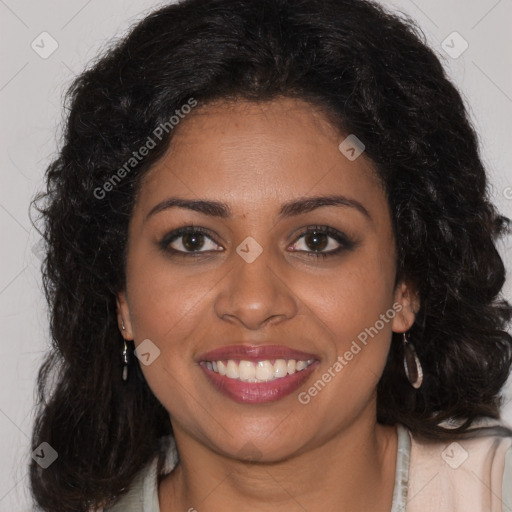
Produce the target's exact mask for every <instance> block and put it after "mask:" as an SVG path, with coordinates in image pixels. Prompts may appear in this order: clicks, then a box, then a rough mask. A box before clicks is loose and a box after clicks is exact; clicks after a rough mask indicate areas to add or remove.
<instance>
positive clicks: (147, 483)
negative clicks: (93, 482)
mask: <svg viewBox="0 0 512 512" xmlns="http://www.w3.org/2000/svg"><path fill="white" fill-rule="evenodd" d="M160 442H161V449H160V453H159V454H158V455H157V456H156V457H155V458H154V459H153V460H152V461H151V462H150V463H149V464H148V465H146V466H145V467H144V468H142V469H141V470H140V471H139V472H138V473H137V475H136V476H135V478H134V479H133V481H132V483H131V485H130V487H129V488H128V490H127V492H126V494H124V495H123V496H122V497H121V498H120V499H119V501H118V502H117V503H115V504H114V505H113V506H112V507H110V508H106V509H101V510H98V511H96V512H160V506H159V503H158V477H159V475H163V474H168V473H170V472H171V471H172V470H173V469H174V467H175V466H176V464H177V462H178V454H177V451H176V444H175V442H174V439H173V438H172V436H165V437H163V438H162V439H161V440H160Z"/></svg>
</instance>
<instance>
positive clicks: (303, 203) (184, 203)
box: [144, 195, 373, 222]
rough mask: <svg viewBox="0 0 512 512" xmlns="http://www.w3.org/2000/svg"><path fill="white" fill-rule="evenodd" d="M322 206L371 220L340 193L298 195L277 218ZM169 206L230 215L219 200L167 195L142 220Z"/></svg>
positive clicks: (228, 209)
mask: <svg viewBox="0 0 512 512" xmlns="http://www.w3.org/2000/svg"><path fill="white" fill-rule="evenodd" d="M322 206H345V207H349V208H354V209H355V210H357V211H359V212H360V213H362V214H363V215H364V216H365V217H366V218H367V219H368V220H370V221H372V220H373V219H372V217H371V215H370V213H369V212H368V210H367V209H366V208H365V207H364V206H363V205H362V204H361V203H360V202H359V201H357V200H355V199H350V198H348V197H345V196H340V195H331V196H314V197H300V198H298V199H293V200H292V201H288V202H286V203H284V204H283V205H281V209H280V210H279V214H278V218H279V219H281V218H284V217H293V216H297V215H301V214H303V213H307V212H310V211H312V210H315V209H316V208H320V207H322ZM169 208H186V209H188V210H193V211H195V212H199V213H203V214H204V215H209V216H211V217H220V218H222V219H226V218H229V217H230V216H231V209H230V207H229V206H228V205H227V204H226V203H223V202H220V201H209V200H197V199H182V198H178V197H169V198H167V199H165V200H164V201H162V202H161V203H158V204H157V205H156V206H154V207H153V208H152V209H151V211H150V212H149V213H148V214H147V215H146V217H145V219H144V222H145V221H146V220H148V218H149V217H151V216H152V215H155V214H156V213H159V212H162V211H164V210H168V209H169Z"/></svg>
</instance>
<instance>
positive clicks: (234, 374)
mask: <svg viewBox="0 0 512 512" xmlns="http://www.w3.org/2000/svg"><path fill="white" fill-rule="evenodd" d="M238 376H239V375H238V365H237V364H236V363H235V361H233V360H231V359H230V360H229V361H228V365H227V367H226V377H229V378H230V379H238Z"/></svg>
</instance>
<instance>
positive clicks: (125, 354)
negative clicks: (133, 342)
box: [123, 340, 128, 381]
mask: <svg viewBox="0 0 512 512" xmlns="http://www.w3.org/2000/svg"><path fill="white" fill-rule="evenodd" d="M127 379H128V345H127V344H126V340H125V341H124V346H123V380H124V381H126V380H127Z"/></svg>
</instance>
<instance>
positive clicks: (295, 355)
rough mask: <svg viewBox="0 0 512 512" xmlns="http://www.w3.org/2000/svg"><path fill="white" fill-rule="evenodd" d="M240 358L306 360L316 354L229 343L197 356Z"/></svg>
mask: <svg viewBox="0 0 512 512" xmlns="http://www.w3.org/2000/svg"><path fill="white" fill-rule="evenodd" d="M226 359H240V360H244V361H253V362H254V361H259V360H264V359H295V360H300V361H308V360H309V359H317V356H315V355H314V354H310V353H308V352H302V351H301V350H295V349H292V348H290V347H285V346H284V345H257V346H255V345H246V344H244V345H229V346H224V347H219V348H215V349H213V350H209V351H208V352H204V353H203V354H201V355H200V356H199V357H198V360H199V361H222V360H226Z"/></svg>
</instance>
